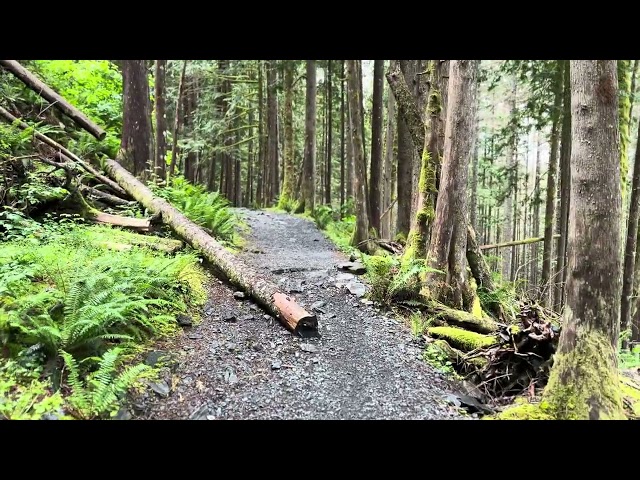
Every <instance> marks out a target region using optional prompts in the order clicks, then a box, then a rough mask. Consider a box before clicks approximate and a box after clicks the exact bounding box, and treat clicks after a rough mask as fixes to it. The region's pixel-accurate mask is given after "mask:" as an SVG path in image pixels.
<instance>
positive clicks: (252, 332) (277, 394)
mask: <svg viewBox="0 0 640 480" xmlns="http://www.w3.org/2000/svg"><path fill="white" fill-rule="evenodd" d="M237 211H238V213H239V214H240V216H242V217H243V218H244V219H245V222H246V223H247V224H248V225H249V228H250V231H249V233H248V234H247V235H246V237H247V245H246V247H245V249H244V251H243V253H241V254H240V258H242V260H244V261H245V262H247V263H248V264H250V265H252V266H253V267H254V268H256V269H258V270H259V271H261V272H262V273H264V275H265V276H266V277H269V278H271V279H272V280H274V281H276V282H278V283H279V284H280V285H282V289H283V291H285V292H287V293H290V294H292V295H293V296H294V297H295V298H296V300H297V301H298V302H299V303H300V304H301V305H302V306H303V307H305V308H306V309H307V310H309V311H311V310H314V311H315V312H316V314H317V315H318V320H319V335H320V336H319V337H316V338H299V337H297V336H294V335H292V334H291V333H290V332H289V331H287V330H286V329H285V328H284V327H283V326H282V325H281V324H280V323H279V322H278V321H277V320H275V319H273V318H271V317H270V316H268V315H266V314H265V313H264V312H263V311H262V310H261V309H260V308H258V307H257V306H256V305H255V304H253V302H251V301H250V300H246V299H236V298H235V297H234V290H233V289H232V288H230V287H228V286H227V285H226V284H223V283H222V282H220V281H216V280H213V282H211V284H210V286H209V300H208V302H207V303H206V305H205V306H204V309H203V319H202V322H200V323H199V324H196V325H193V326H192V327H186V328H184V330H183V333H182V334H181V335H178V336H177V337H174V338H173V339H171V340H168V341H164V342H163V343H162V344H158V345H157V346H156V349H157V350H156V351H155V352H151V354H149V356H148V357H147V362H148V363H152V364H153V363H154V362H156V361H157V360H158V358H159V357H160V358H163V359H164V360H165V361H166V364H167V365H168V367H166V368H165V369H164V371H165V373H164V380H163V381H160V382H159V383H158V384H155V385H154V390H155V393H154V391H152V390H147V391H146V392H145V393H144V394H142V396H140V397H138V398H137V399H136V400H135V401H134V403H133V405H132V406H131V407H130V408H129V410H130V412H129V411H127V412H126V416H127V418H129V417H133V418H145V419H202V420H204V419H209V420H213V419H450V418H470V417H469V416H468V415H465V414H461V413H460V412H459V410H458V409H457V408H455V407H454V406H452V405H450V404H449V402H448V401H447V397H450V395H451V392H453V391H454V390H455V386H454V385H453V384H451V383H450V381H449V380H447V379H446V378H445V377H444V376H443V375H442V374H441V373H439V372H437V371H436V370H434V369H433V368H432V367H431V366H429V365H428V364H427V363H426V362H425V361H424V360H423V359H422V348H421V346H420V345H419V344H417V343H415V341H414V340H413V338H412V336H411V332H410V330H409V328H408V327H407V326H406V325H404V323H403V322H402V321H401V320H396V319H393V318H390V317H389V316H388V315H387V314H386V313H385V312H381V311H379V309H377V308H376V307H374V306H373V305H371V302H368V301H367V300H365V299H364V297H361V296H358V295H361V294H362V293H363V292H362V290H363V289H364V288H366V286H365V284H364V280H363V279H361V278H356V277H354V276H353V275H351V274H345V273H341V272H339V271H338V268H337V266H338V264H339V263H340V262H344V261H346V260H347V258H346V257H345V255H344V254H343V253H341V252H340V251H338V250H337V248H336V247H335V246H334V245H333V244H332V243H331V242H330V241H329V240H328V239H326V238H325V237H324V235H323V234H322V233H321V232H320V231H319V230H318V229H317V228H316V226H315V225H314V224H313V223H312V222H311V221H309V220H306V219H302V218H298V217H294V216H291V215H285V214H278V213H271V212H264V211H252V210H246V209H238V210H237ZM349 290H352V291H354V292H357V295H356V294H353V293H351V292H350V291H349ZM358 290H360V291H358ZM167 387H168V388H167Z"/></svg>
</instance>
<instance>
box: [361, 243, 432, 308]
mask: <svg viewBox="0 0 640 480" xmlns="http://www.w3.org/2000/svg"><path fill="white" fill-rule="evenodd" d="M363 261H364V263H365V265H366V266H367V273H366V276H367V281H368V282H369V284H370V285H371V294H370V298H371V299H372V300H374V301H378V302H380V303H382V304H385V305H389V304H390V303H391V302H393V301H394V300H407V299H412V298H416V297H417V295H418V293H419V291H420V287H421V282H422V278H423V277H424V275H425V274H426V273H429V272H440V271H439V270H436V269H433V268H431V267H429V266H428V265H427V262H426V260H424V259H411V260H409V261H406V260H405V261H404V262H403V261H402V259H401V258H399V257H396V256H391V255H374V256H363Z"/></svg>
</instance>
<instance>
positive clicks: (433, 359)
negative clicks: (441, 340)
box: [422, 343, 456, 375]
mask: <svg viewBox="0 0 640 480" xmlns="http://www.w3.org/2000/svg"><path fill="white" fill-rule="evenodd" d="M422 358H423V359H424V360H425V362H427V363H428V364H429V365H431V366H432V367H433V368H435V369H436V370H438V371H440V372H442V373H444V374H446V375H454V374H455V373H456V372H455V370H454V368H453V364H452V363H451V360H449V357H448V356H447V354H446V353H445V352H444V351H442V349H441V348H440V347H438V345H436V344H434V343H430V344H428V345H427V346H426V347H425V349H424V352H423V353H422Z"/></svg>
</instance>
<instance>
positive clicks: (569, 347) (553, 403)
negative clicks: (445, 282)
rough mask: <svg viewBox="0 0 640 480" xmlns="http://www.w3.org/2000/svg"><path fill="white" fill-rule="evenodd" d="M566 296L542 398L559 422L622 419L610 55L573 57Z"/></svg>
mask: <svg viewBox="0 0 640 480" xmlns="http://www.w3.org/2000/svg"><path fill="white" fill-rule="evenodd" d="M570 81H571V115H572V125H571V133H572V147H571V199H572V201H571V205H570V207H569V238H568V253H569V254H568V258H569V264H568V276H567V286H566V287H567V301H566V306H565V309H564V315H563V329H562V334H561V335H560V340H559V345H558V351H557V353H556V354H555V356H554V366H553V369H552V371H551V375H550V378H549V383H548V385H547V388H546V390H545V393H544V399H545V401H546V402H547V403H548V404H549V406H550V407H551V411H552V412H553V413H554V415H555V416H556V418H559V419H593V420H599V419H622V418H624V414H623V410H622V397H621V393H620V389H619V381H618V370H617V358H616V350H617V343H618V334H619V323H618V321H619V313H620V294H621V266H622V265H621V258H620V255H619V252H620V223H621V217H622V214H621V194H620V148H619V136H618V135H619V133H618V122H617V118H618V95H617V94H618V81H617V72H616V62H615V60H572V61H571V78H570Z"/></svg>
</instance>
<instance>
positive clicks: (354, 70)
mask: <svg viewBox="0 0 640 480" xmlns="http://www.w3.org/2000/svg"><path fill="white" fill-rule="evenodd" d="M358 62H360V60H347V89H348V90H347V96H348V98H349V110H350V120H351V132H352V143H353V163H354V169H355V185H354V190H355V203H356V228H355V230H354V232H353V238H352V239H351V245H352V246H354V247H356V248H358V249H359V250H361V251H363V252H365V253H371V252H373V250H374V247H373V245H371V242H370V241H369V213H368V211H367V207H368V205H367V192H366V187H365V182H364V177H365V175H366V173H365V159H364V150H363V137H362V110H361V109H360V105H361V104H360V98H359V97H360V85H359V81H358Z"/></svg>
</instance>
